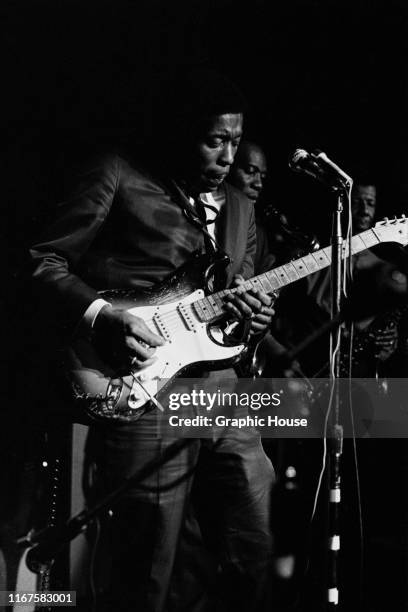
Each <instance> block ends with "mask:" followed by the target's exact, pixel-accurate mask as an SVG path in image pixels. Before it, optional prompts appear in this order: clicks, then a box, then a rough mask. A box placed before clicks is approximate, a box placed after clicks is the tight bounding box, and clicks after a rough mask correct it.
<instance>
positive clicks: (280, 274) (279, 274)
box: [275, 266, 290, 286]
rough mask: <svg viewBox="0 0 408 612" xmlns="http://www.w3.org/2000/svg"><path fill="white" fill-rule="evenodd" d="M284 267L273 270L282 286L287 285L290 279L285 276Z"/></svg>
mask: <svg viewBox="0 0 408 612" xmlns="http://www.w3.org/2000/svg"><path fill="white" fill-rule="evenodd" d="M285 268H286V266H279V268H275V272H276V276H277V277H278V278H279V280H280V282H281V283H282V286H285V285H288V284H289V283H290V278H289V276H288V275H287V274H286V270H285Z"/></svg>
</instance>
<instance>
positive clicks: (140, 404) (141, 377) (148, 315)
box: [64, 216, 408, 422]
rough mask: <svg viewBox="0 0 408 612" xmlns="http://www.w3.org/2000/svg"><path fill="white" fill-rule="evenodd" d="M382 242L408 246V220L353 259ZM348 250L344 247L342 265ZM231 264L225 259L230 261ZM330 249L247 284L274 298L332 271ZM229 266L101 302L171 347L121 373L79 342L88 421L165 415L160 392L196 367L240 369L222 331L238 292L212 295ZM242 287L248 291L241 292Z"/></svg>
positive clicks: (362, 244)
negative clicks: (152, 411) (214, 278)
mask: <svg viewBox="0 0 408 612" xmlns="http://www.w3.org/2000/svg"><path fill="white" fill-rule="evenodd" d="M382 242H397V243H400V244H402V245H406V244H408V220H407V219H406V218H405V216H402V217H401V218H399V219H393V220H388V219H385V220H384V221H380V222H379V223H377V224H376V225H375V227H373V228H372V229H369V230H366V231H365V232H362V233H361V234H357V235H356V236H353V237H352V240H351V253H352V254H355V253H359V252H361V251H364V250H365V249H368V248H370V247H373V246H375V245H377V244H380V243H382ZM348 255H349V245H348V244H345V245H344V246H343V258H346V257H348ZM224 259H225V257H224ZM330 262H331V247H330V246H329V247H326V248H324V249H320V250H319V251H315V252H313V253H310V254H309V255H305V256H304V257H301V258H299V259H297V260H295V261H292V262H290V263H287V264H285V265H282V266H279V267H277V268H274V269H272V270H270V271H268V272H265V273H263V274H260V275H259V276H256V277H254V278H252V279H250V280H248V281H246V282H245V283H244V284H243V287H244V288H245V289H246V290H249V289H253V288H260V289H262V290H263V291H265V292H266V293H268V294H269V295H272V294H274V293H276V292H277V291H278V290H279V289H281V288H282V287H284V286H286V285H289V284H290V283H293V282H295V281H297V280H298V279H300V278H303V277H306V276H308V275H309V274H312V273H313V272H317V271H318V270H321V269H323V268H325V267H328V266H329V265H330ZM221 263H222V264H224V265H225V261H223V262H221V261H217V260H215V261H214V260H212V261H211V260H210V259H209V258H208V256H207V255H204V256H203V255H201V256H196V257H195V258H193V260H192V261H191V262H189V263H188V264H186V265H184V266H182V267H181V268H179V270H178V271H176V273H175V274H174V275H173V276H171V277H170V278H169V279H167V280H166V281H165V282H164V283H161V284H159V285H157V286H154V287H152V288H151V289H149V290H142V291H139V290H109V291H103V292H101V296H102V297H103V298H104V299H105V300H107V301H109V302H110V303H112V306H113V307H117V308H121V309H126V310H128V311H129V312H130V313H131V314H133V315H135V316H138V317H141V318H142V319H144V321H145V322H146V324H147V325H148V327H150V328H151V329H152V331H154V332H155V333H156V334H159V335H160V336H162V338H164V339H165V340H166V344H165V345H164V346H162V347H158V348H157V349H156V353H155V356H156V361H155V362H154V363H152V364H151V365H149V366H147V367H141V368H137V367H136V368H133V367H130V366H129V368H128V370H127V371H126V372H123V371H118V370H117V369H115V368H114V366H112V365H110V364H109V363H108V361H109V360H107V359H104V358H103V357H102V354H101V352H100V351H99V352H98V350H97V348H96V347H95V345H94V343H93V342H92V337H91V336H87V337H85V336H82V337H76V338H75V340H74V341H73V343H72V345H71V347H70V348H69V350H68V351H67V352H66V355H65V359H64V366H65V372H66V374H67V377H68V381H69V389H70V392H72V395H73V398H74V400H75V402H77V403H78V404H79V405H80V408H81V409H82V408H83V409H84V410H85V412H86V413H87V415H88V416H90V417H93V418H97V419H98V418H99V419H104V420H112V421H116V422H129V421H134V420H136V419H137V418H139V416H140V414H141V413H142V411H144V410H145V408H146V404H148V403H149V402H152V403H153V404H154V405H156V406H157V407H158V408H162V406H161V404H160V401H159V400H158V394H159V391H160V390H162V389H164V388H165V387H167V386H168V384H169V383H170V382H171V381H172V380H173V379H174V378H175V377H176V376H180V375H181V374H185V373H186V372H188V371H189V369H190V368H191V367H192V366H197V365H200V366H205V368H206V369H207V370H209V369H222V368H224V367H228V366H229V365H232V364H234V363H237V362H238V361H239V360H240V359H241V358H242V356H243V355H244V354H245V351H246V344H245V342H242V341H236V342H232V341H231V340H230V339H228V336H226V335H225V334H224V333H223V331H222V330H221V329H220V326H219V324H220V321H221V320H223V319H225V316H226V312H225V308H224V298H225V296H226V295H227V294H229V293H233V292H234V291H235V289H227V290H223V291H218V292H216V293H213V294H212V295H205V293H204V290H203V289H202V287H205V286H206V284H207V281H208V279H209V277H210V276H211V273H212V272H213V270H214V268H215V267H216V266H218V265H221ZM241 286H242V285H241Z"/></svg>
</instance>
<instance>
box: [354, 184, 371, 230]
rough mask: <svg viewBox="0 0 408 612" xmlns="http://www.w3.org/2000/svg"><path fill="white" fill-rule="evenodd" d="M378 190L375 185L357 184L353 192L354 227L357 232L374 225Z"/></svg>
mask: <svg viewBox="0 0 408 612" xmlns="http://www.w3.org/2000/svg"><path fill="white" fill-rule="evenodd" d="M376 203H377V190H376V188H375V185H356V186H355V187H354V188H353V191H352V193H351V212H352V215H353V227H354V230H355V231H357V232H363V231H364V230H367V229H369V228H370V227H372V225H373V223H374V215H375V207H376Z"/></svg>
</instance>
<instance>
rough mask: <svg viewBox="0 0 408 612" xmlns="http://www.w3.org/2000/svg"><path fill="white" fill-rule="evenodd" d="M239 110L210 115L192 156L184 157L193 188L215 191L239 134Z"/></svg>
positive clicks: (240, 133) (234, 152)
mask: <svg viewBox="0 0 408 612" xmlns="http://www.w3.org/2000/svg"><path fill="white" fill-rule="evenodd" d="M242 122H243V117H242V114H225V115H217V116H215V117H213V118H211V120H210V122H209V124H208V126H207V128H206V130H205V131H204V133H203V134H202V136H200V138H199V139H198V142H197V145H196V147H195V151H194V154H193V156H192V157H191V158H190V159H189V160H186V166H187V167H189V168H190V172H189V177H188V183H189V186H190V188H191V189H192V191H193V192H196V193H206V192H209V191H216V190H217V189H218V187H219V186H220V185H221V183H222V181H223V180H224V179H225V177H226V176H227V174H228V172H229V169H230V167H231V164H232V162H233V161H234V157H235V154H236V152H237V148H238V145H239V141H240V139H241V136H242Z"/></svg>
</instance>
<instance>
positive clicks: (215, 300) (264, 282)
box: [194, 228, 383, 322]
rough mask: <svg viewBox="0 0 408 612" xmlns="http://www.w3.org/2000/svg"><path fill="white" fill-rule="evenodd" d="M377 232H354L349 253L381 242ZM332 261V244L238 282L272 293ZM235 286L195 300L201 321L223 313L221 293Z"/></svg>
mask: <svg viewBox="0 0 408 612" xmlns="http://www.w3.org/2000/svg"><path fill="white" fill-rule="evenodd" d="M382 241H383V240H382V237H381V235H380V232H378V231H376V229H374V228H373V229H369V230H366V231H365V232H362V233H361V234H357V235H356V236H353V237H352V239H351V253H352V255H355V254H356V253H360V252H361V251H364V250H365V249H369V248H370V247H372V246H375V245H376V244H379V243H380V242H382ZM348 256H349V245H348V243H347V244H344V247H343V253H342V258H343V259H346V258H347V257H348ZM330 264H331V246H328V247H325V248H324V249H320V250H319V251H316V252H315V253H310V254H309V255H305V256H304V257H300V258H299V259H296V260H295V261H291V262H289V263H286V264H284V265H283V266H279V267H278V268H273V269H272V270H269V271H268V272H264V273H263V274H259V275H258V276H254V277H253V278H251V279H249V280H247V281H245V283H243V284H242V285H241V287H243V288H244V289H245V290H249V289H261V290H262V291H264V292H265V293H268V294H272V293H273V292H274V291H278V290H279V289H282V287H286V285H290V284H291V283H294V282H295V281H297V280H299V279H300V278H304V277H306V276H309V275H310V274H313V272H318V271H319V270H323V268H327V267H328V266H330ZM236 290H237V289H236V288H234V289H225V290H223V291H218V292H217V293H214V294H213V295H210V296H207V297H205V298H202V299H201V300H198V301H196V302H194V307H195V311H196V313H197V315H198V317H199V319H200V320H201V321H205V322H210V321H213V320H214V319H216V318H219V317H220V316H221V315H223V314H225V309H224V297H225V296H226V295H228V294H231V293H234V292H235V291H236Z"/></svg>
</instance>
